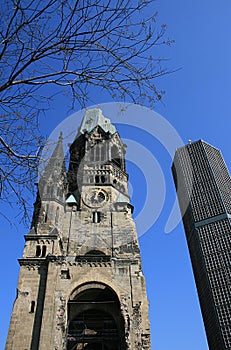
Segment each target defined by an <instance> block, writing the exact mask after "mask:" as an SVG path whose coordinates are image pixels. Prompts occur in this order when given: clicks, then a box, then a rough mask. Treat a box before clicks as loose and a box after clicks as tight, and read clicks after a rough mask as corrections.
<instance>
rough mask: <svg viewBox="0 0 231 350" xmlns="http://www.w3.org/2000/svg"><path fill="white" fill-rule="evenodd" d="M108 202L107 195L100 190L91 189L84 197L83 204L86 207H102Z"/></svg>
mask: <svg viewBox="0 0 231 350" xmlns="http://www.w3.org/2000/svg"><path fill="white" fill-rule="evenodd" d="M107 200H108V194H107V192H106V191H104V190H102V189H101V188H95V187H94V188H91V189H90V190H88V191H87V192H86V194H85V197H84V202H85V204H86V205H87V206H88V207H102V206H103V205H105V203H106V202H107Z"/></svg>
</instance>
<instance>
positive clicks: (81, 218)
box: [5, 109, 150, 350]
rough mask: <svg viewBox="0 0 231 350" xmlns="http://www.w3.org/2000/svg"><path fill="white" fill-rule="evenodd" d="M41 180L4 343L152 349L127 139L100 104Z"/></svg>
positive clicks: (59, 349) (11, 348) (56, 348)
mask: <svg viewBox="0 0 231 350" xmlns="http://www.w3.org/2000/svg"><path fill="white" fill-rule="evenodd" d="M76 133H77V136H76V138H75V140H74V141H73V143H72V144H71V146H70V161H69V164H68V170H66V162H64V152H63V147H62V135H60V137H59V141H58V143H57V145H56V147H55V149H54V151H53V154H52V156H51V157H50V160H49V162H48V164H47V165H46V167H45V170H44V173H43V175H42V177H41V179H40V181H39V184H38V194H37V199H36V202H35V209H34V215H33V220H32V228H31V231H30V232H29V233H28V234H26V235H25V240H26V244H25V248H24V252H23V257H22V258H21V259H19V263H20V275H19V280H18V288H17V297H16V300H15V303H14V307H13V312H12V317H11V322H10V327H9V333H8V338H7V343H6V348H5V349H6V350H48V349H49V350H74V349H75V350H83V349H84V350H93V349H94V350H109V349H110V350H150V327H149V317H148V300H147V295H146V287H145V279H144V276H143V273H142V267H141V259H140V249H139V243H138V238H137V233H136V227H135V223H134V221H133V218H132V210H133V207H132V205H131V204H130V199H129V195H128V174H127V173H126V164H125V152H126V147H125V145H124V144H123V142H122V140H121V139H120V136H119V134H118V132H117V130H116V128H115V126H113V125H112V124H111V123H110V120H109V119H107V118H105V117H104V116H103V114H102V111H101V110H99V109H91V110H88V111H87V112H86V114H85V116H84V118H83V121H82V124H81V127H80V128H79V130H78V132H77V131H76Z"/></svg>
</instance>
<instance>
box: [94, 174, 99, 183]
mask: <svg viewBox="0 0 231 350" xmlns="http://www.w3.org/2000/svg"><path fill="white" fill-rule="evenodd" d="M95 183H96V184H98V183H99V175H96V177H95Z"/></svg>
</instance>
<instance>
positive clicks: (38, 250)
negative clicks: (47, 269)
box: [35, 245, 41, 258]
mask: <svg viewBox="0 0 231 350" xmlns="http://www.w3.org/2000/svg"><path fill="white" fill-rule="evenodd" d="M40 255H41V246H40V245H37V246H36V252H35V256H36V257H37V258H38V257H39V256H40Z"/></svg>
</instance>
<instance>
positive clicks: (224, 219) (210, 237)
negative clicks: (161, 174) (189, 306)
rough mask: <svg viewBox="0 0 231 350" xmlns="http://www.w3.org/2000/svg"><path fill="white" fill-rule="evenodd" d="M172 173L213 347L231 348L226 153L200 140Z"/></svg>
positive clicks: (230, 196)
mask: <svg viewBox="0 0 231 350" xmlns="http://www.w3.org/2000/svg"><path fill="white" fill-rule="evenodd" d="M172 172H173V177H174V182H175V186H176V190H177V195H178V200H179V205H180V209H181V214H182V218H183V224H184V229H185V233H186V238H187V244H188V248H189V253H190V257H191V262H192V267H193V272H194V277H195V282H196V286H197V291H198V296H199V301H200V306H201V311H202V316H203V320H204V325H205V330H206V335H207V340H208V345H209V349H210V350H230V349H231V179H230V175H229V172H228V169H227V167H226V164H225V162H224V160H223V158H222V155H221V152H220V151H219V150H218V149H216V148H215V147H213V146H211V145H210V144H208V143H206V142H204V141H202V140H199V141H196V142H193V143H192V142H189V144H188V145H186V146H185V147H182V148H179V149H177V150H176V153H175V157H174V161H173V166H172Z"/></svg>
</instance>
